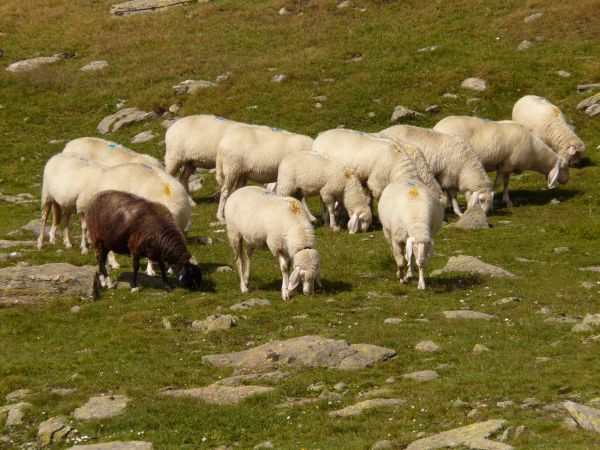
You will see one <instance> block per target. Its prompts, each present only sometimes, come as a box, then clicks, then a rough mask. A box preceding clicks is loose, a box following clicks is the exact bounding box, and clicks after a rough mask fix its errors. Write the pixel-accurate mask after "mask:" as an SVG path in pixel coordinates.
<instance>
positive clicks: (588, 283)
mask: <svg viewBox="0 0 600 450" xmlns="http://www.w3.org/2000/svg"><path fill="white" fill-rule="evenodd" d="M581 287H582V288H584V289H594V288H595V287H596V283H592V282H591V281H582V282H581Z"/></svg>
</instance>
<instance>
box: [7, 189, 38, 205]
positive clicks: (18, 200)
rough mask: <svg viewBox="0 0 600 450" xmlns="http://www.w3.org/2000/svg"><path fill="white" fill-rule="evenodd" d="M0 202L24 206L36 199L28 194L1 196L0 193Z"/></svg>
mask: <svg viewBox="0 0 600 450" xmlns="http://www.w3.org/2000/svg"><path fill="white" fill-rule="evenodd" d="M0 200H2V201H4V202H8V203H14V204H16V205H25V204H27V203H35V202H37V200H36V199H34V198H33V195H31V194H30V193H29V192H25V193H22V194H16V195H10V194H2V193H0Z"/></svg>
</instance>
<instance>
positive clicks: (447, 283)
mask: <svg viewBox="0 0 600 450" xmlns="http://www.w3.org/2000/svg"><path fill="white" fill-rule="evenodd" d="M425 282H426V283H427V289H431V290H432V291H434V292H436V293H447V292H453V291H458V290H464V289H469V288H473V287H476V286H479V285H482V284H485V281H484V280H483V278H481V277H478V276H476V275H469V274H465V273H463V274H461V275H446V274H440V275H437V276H433V277H432V276H429V277H427V278H426V280H425Z"/></svg>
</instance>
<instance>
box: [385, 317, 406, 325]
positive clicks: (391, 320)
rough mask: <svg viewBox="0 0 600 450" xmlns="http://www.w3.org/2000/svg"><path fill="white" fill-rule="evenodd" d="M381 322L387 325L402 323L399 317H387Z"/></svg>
mask: <svg viewBox="0 0 600 450" xmlns="http://www.w3.org/2000/svg"><path fill="white" fill-rule="evenodd" d="M383 323H385V324H387V325H398V324H400V323H402V319H400V318H399V317H388V318H387V319H385V320H384V321H383Z"/></svg>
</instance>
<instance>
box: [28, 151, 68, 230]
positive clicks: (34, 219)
mask: <svg viewBox="0 0 600 450" xmlns="http://www.w3.org/2000/svg"><path fill="white" fill-rule="evenodd" d="M65 142H67V140H66V139H50V140H49V141H48V144H50V145H63V144H64V143H65ZM34 220H35V219H34Z"/></svg>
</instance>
